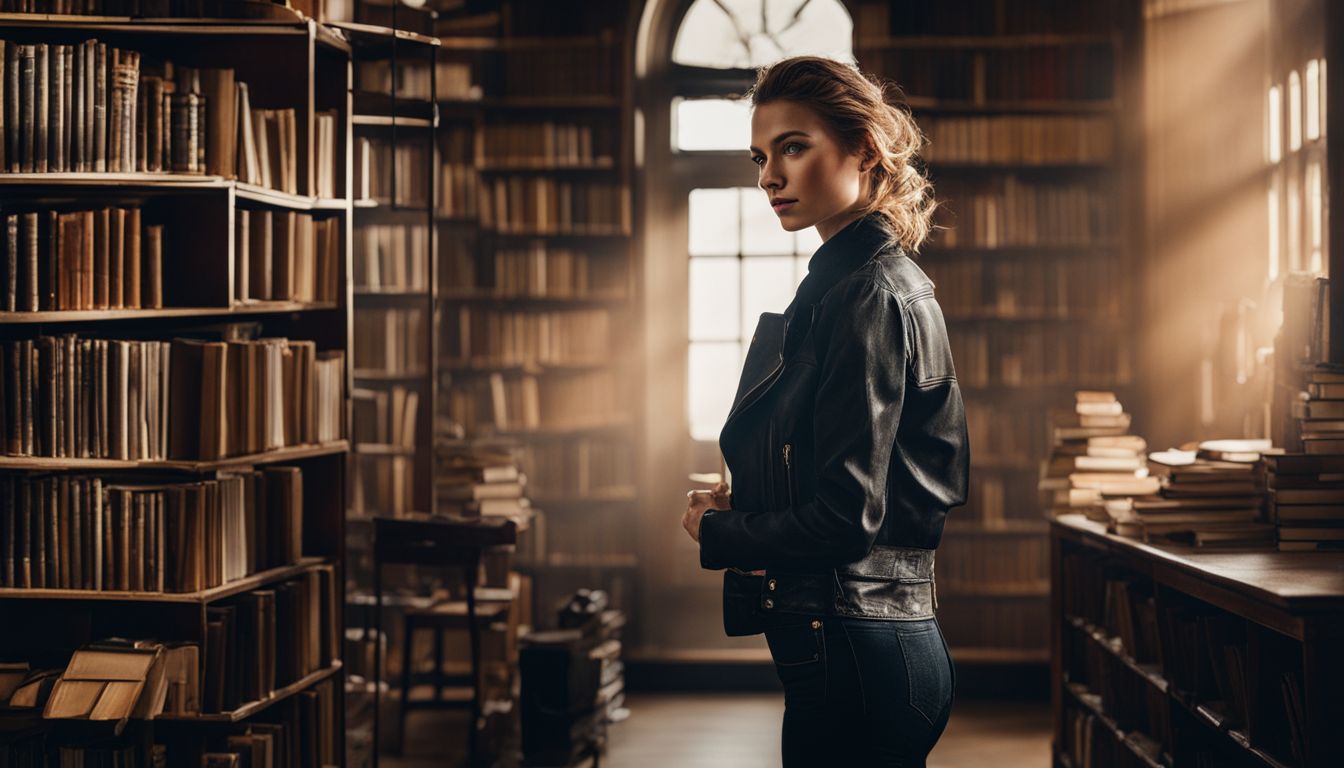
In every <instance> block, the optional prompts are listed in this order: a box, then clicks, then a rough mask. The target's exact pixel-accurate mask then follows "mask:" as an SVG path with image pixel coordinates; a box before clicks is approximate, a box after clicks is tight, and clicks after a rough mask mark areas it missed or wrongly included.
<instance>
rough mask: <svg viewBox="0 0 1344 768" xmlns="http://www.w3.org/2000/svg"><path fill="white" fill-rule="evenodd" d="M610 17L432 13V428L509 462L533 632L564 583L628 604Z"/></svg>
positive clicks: (627, 161) (615, 78) (627, 163)
mask: <svg viewBox="0 0 1344 768" xmlns="http://www.w3.org/2000/svg"><path fill="white" fill-rule="evenodd" d="M624 12H625V11H624V10H621V9H614V8H613V5H612V4H606V3H598V4H591V5H586V6H584V7H583V8H576V7H574V6H572V5H571V6H563V7H556V8H549V7H547V6H544V5H539V4H532V3H521V2H506V3H503V4H502V6H501V10H500V11H499V13H498V14H497V16H498V18H490V19H484V21H482V17H472V16H469V15H467V14H455V13H454V14H450V13H443V14H441V16H440V22H439V32H440V40H441V41H442V44H443V48H442V53H441V61H442V62H443V66H444V68H445V69H444V70H441V73H440V77H439V82H440V83H441V84H444V85H442V86H441V88H440V91H439V94H438V97H439V98H438V104H439V108H440V110H441V114H442V115H444V119H445V129H444V131H443V132H442V144H441V148H442V153H441V156H442V158H443V163H444V170H443V172H442V173H441V174H440V177H439V178H440V182H441V188H442V189H444V190H445V191H444V193H443V195H442V197H441V200H440V209H439V214H440V220H439V232H440V235H439V237H438V245H439V256H438V263H439V282H438V317H439V323H440V348H439V358H438V375H439V382H440V388H441V395H440V399H439V419H440V425H441V428H440V430H439V436H438V439H437V441H436V442H437V444H438V445H439V446H440V448H441V449H447V448H456V447H459V446H460V445H462V444H463V443H464V442H465V443H467V444H476V443H479V444H482V445H491V444H495V445H499V444H503V445H508V446H511V447H512V450H514V451H516V452H518V454H519V455H520V456H521V469H522V471H523V472H524V473H525V474H526V475H527V478H528V483H527V495H528V497H529V498H530V499H531V501H532V508H533V510H534V511H535V513H536V518H535V521H534V522H533V524H532V529H531V530H529V531H527V532H525V533H523V534H522V536H521V539H520V545H519V552H518V558H517V562H516V563H515V566H516V568H517V569H518V570H519V571H521V572H522V573H524V574H527V575H529V576H531V577H532V579H531V583H532V587H533V589H534V590H535V595H534V597H533V599H532V600H531V604H532V605H533V606H535V608H536V613H535V614H534V615H533V616H531V617H524V622H525V623H528V624H531V625H533V626H547V625H549V624H550V623H551V622H552V620H551V619H550V615H551V608H552V606H553V605H554V604H556V603H557V601H559V600H560V599H561V598H563V597H565V596H567V595H568V594H570V593H571V592H573V591H574V590H575V589H577V588H579V587H601V588H604V589H606V590H607V591H608V592H609V594H610V595H611V597H612V606H613V607H614V608H620V609H624V610H626V611H629V610H631V609H632V608H633V605H634V595H633V589H634V586H635V568H636V565H637V563H638V558H637V555H636V551H635V542H634V538H633V534H632V531H631V529H632V526H631V525H630V519H631V518H630V515H631V514H632V513H633V512H634V511H635V503H636V493H635V485H636V481H635V467H636V466H637V465H636V463H635V461H634V458H633V456H634V453H635V450H636V445H637V435H638V432H637V425H636V424H635V423H634V422H633V421H632V419H633V417H634V413H635V407H634V406H635V400H634V397H635V393H636V392H637V390H636V388H635V387H636V386H637V383H636V380H635V377H634V376H633V372H634V367H633V364H634V361H635V360H636V359H637V358H636V356H635V355H634V354H633V349H634V346H633V345H634V343H635V340H636V339H637V335H636V333H635V330H634V329H635V328H636V322H637V319H638V317H639V315H638V313H637V304H636V303H635V299H636V296H635V291H634V286H635V285H636V273H635V271H636V263H637V262H636V253H635V249H634V239H633V236H632V235H633V225H632V214H631V179H632V171H633V157H634V154H633V153H634V141H633V133H632V129H633V117H632V113H631V104H632V99H631V95H630V88H631V83H630V77H631V74H630V71H631V66H630V62H631V60H632V57H631V52H630V51H629V50H627V42H626V37H627V35H626V31H627V30H626V23H627V20H626V19H625V18H624V16H623V14H624ZM486 16H490V15H488V14H487V15H486ZM622 531H624V532H625V533H629V534H631V535H614V533H613V532H615V533H620V532H622Z"/></svg>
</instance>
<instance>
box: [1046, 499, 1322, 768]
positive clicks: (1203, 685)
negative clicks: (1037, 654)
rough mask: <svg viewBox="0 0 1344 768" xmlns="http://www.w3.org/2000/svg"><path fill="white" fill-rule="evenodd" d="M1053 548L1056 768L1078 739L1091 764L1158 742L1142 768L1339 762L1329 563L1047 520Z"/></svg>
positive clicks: (1076, 518)
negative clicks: (1079, 736) (1107, 754)
mask: <svg viewBox="0 0 1344 768" xmlns="http://www.w3.org/2000/svg"><path fill="white" fill-rule="evenodd" d="M1050 540H1051V544H1050V546H1051V598H1050V600H1051V620H1050V622H1051V658H1052V663H1051V696H1052V701H1053V711H1054V725H1055V736H1054V742H1055V765H1066V764H1075V765H1076V764H1077V761H1073V760H1071V758H1072V756H1073V755H1072V752H1073V751H1074V750H1075V749H1076V748H1077V745H1076V744H1075V743H1074V741H1073V738H1074V737H1073V735H1072V734H1073V731H1074V729H1075V728H1076V727H1087V728H1090V729H1091V731H1092V733H1093V743H1094V747H1093V749H1094V750H1099V751H1101V752H1104V750H1105V749H1106V747H1107V744H1108V743H1109V744H1110V745H1112V746H1120V747H1121V748H1124V749H1126V750H1131V751H1132V747H1133V745H1135V744H1145V743H1155V744H1157V745H1158V750H1157V753H1156V754H1152V753H1149V752H1144V751H1143V750H1139V751H1140V752H1142V755H1141V757H1142V758H1143V759H1144V761H1145V763H1146V764H1161V765H1173V764H1174V765H1186V764H1199V762H1200V761H1203V760H1209V759H1215V760H1224V761H1227V762H1228V763H1229V764H1235V765H1256V766H1286V765H1305V766H1318V765H1319V766H1326V765H1336V764H1338V763H1339V762H1340V760H1341V759H1344V740H1341V739H1339V738H1338V736H1337V735H1336V734H1335V733H1334V730H1335V727H1336V723H1338V721H1339V716H1340V713H1341V711H1342V710H1344V700H1342V699H1341V697H1340V694H1339V692H1338V691H1337V690H1335V686H1334V685H1333V683H1332V682H1330V681H1334V680H1338V679H1340V675H1341V674H1344V668H1341V662H1340V661H1339V659H1338V658H1337V657H1338V654H1337V653H1335V649H1337V648H1338V646H1339V643H1340V640H1341V638H1344V621H1341V619H1340V616H1341V615H1344V614H1341V611H1342V610H1344V571H1341V570H1340V568H1339V562H1338V560H1339V559H1338V557H1337V556H1335V555H1332V554H1329V553H1316V552H1302V553H1297V552H1292V553H1288V552H1277V551H1267V550H1240V551H1238V550H1233V551H1206V550H1200V549H1195V548H1187V547H1175V546H1172V547H1168V546H1158V545H1152V544H1145V543H1142V542H1139V541H1135V540H1132V539H1126V538H1123V537H1120V536H1116V535H1113V534H1108V533H1106V531H1105V526H1103V525H1101V524H1099V523H1094V522H1092V521H1089V520H1086V519H1085V518H1083V517H1082V516H1081V515H1064V516H1061V517H1059V518H1056V519H1055V520H1053V521H1052V522H1051V534H1050ZM1114 590H1123V591H1125V592H1126V593H1127V594H1128V595H1129V597H1128V598H1126V599H1125V600H1123V601H1113V600H1108V599H1107V593H1108V592H1112V591H1114ZM1145 605H1146V606H1148V607H1147V608H1143V607H1142V606H1145ZM1187 624H1190V625H1191V626H1193V627H1194V629H1193V630H1191V629H1186V628H1185V627H1186V625H1187ZM1154 639H1156V640H1157V643H1156V645H1157V646H1158V647H1156V648H1153V647H1151V646H1153V645H1154V642H1153V640H1154ZM1215 646H1217V647H1215ZM1233 648H1235V649H1237V651H1236V653H1235V654H1234V653H1233V652H1232V651H1231V650H1227V649H1233ZM1187 659H1193V660H1195V661H1193V662H1189V661H1187ZM1215 665H1216V666H1215ZM1233 669H1236V670H1238V671H1237V672H1236V673H1235V677H1234V676H1232V675H1233ZM1290 679H1291V680H1293V681H1294V682H1293V683H1291V684H1289V683H1286V682H1285V681H1287V680H1290ZM1233 680H1239V681H1240V682H1238V683H1235V684H1234V683H1233V682H1232V681H1233ZM1289 702H1292V704H1291V706H1292V708H1293V711H1294V712H1295V713H1296V714H1292V715H1290V714H1288V712H1289V707H1290V704H1289ZM1243 705H1244V706H1245V708H1244V709H1243ZM1080 708H1081V711H1082V716H1083V717H1089V716H1090V718H1091V720H1090V721H1088V722H1089V724H1087V725H1085V726H1077V725H1075V724H1074V723H1075V722H1076V718H1077V717H1078V716H1079V715H1078V714H1077V713H1078V712H1079V711H1080ZM1091 723H1095V725H1093V724H1091ZM1296 733H1300V734H1301V736H1295V735H1294V734H1296ZM1097 734H1101V737H1100V743H1098V736H1097ZM1294 741H1296V742H1297V745H1296V746H1294V745H1293V742H1294ZM1126 742H1128V743H1126ZM1094 754H1096V753H1094Z"/></svg>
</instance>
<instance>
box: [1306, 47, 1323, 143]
mask: <svg viewBox="0 0 1344 768" xmlns="http://www.w3.org/2000/svg"><path fill="white" fill-rule="evenodd" d="M1320 73H1321V65H1320V62H1319V61H1317V60H1316V59H1312V60H1311V61H1308V62H1307V70H1306V75H1305V78H1304V79H1305V81H1306V82H1304V83H1303V84H1302V88H1303V90H1304V91H1305V93H1304V94H1303V96H1305V97H1306V99H1307V107H1306V109H1307V115H1306V119H1307V125H1306V133H1307V141H1315V140H1316V139H1319V138H1320V137H1321V77H1320Z"/></svg>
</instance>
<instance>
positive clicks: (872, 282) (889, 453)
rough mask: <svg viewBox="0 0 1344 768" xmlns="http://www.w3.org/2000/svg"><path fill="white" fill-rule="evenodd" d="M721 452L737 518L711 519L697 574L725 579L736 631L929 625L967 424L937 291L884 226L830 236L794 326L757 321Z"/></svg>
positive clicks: (866, 221) (719, 515) (961, 486)
mask: <svg viewBox="0 0 1344 768" xmlns="http://www.w3.org/2000/svg"><path fill="white" fill-rule="evenodd" d="M719 446H720V448H721V450H722V451H723V455H724V458H725V460H726V462H727V465H728V468H729V470H730V472H731V473H732V478H733V497H732V498H733V509H731V510H711V511H709V512H707V513H705V515H704V517H703V519H702V521H701V525H700V563H701V565H702V566H703V567H705V568H710V569H718V568H728V569H730V570H729V572H728V573H726V574H725V579H726V581H725V614H724V618H725V625H726V627H725V628H726V629H727V630H728V632H729V634H751V633H753V632H755V631H760V630H761V629H763V628H764V626H762V625H761V622H760V621H754V622H753V621H751V620H749V617H746V616H744V615H740V614H741V613H742V611H743V610H747V611H751V610H752V609H753V604H754V609H755V611H756V613H757V614H759V615H758V616H757V619H760V618H761V616H768V615H771V614H775V613H786V614H787V613H793V614H796V613H809V614H818V613H822V614H836V613H839V614H844V615H851V616H864V617H871V618H885V619H915V618H925V617H927V616H931V615H932V610H933V605H932V603H933V594H932V592H933V584H932V568H933V552H932V550H933V549H935V548H936V547H937V546H938V542H939V540H940V539H941V537H942V530H943V520H944V518H945V516H946V515H947V511H948V509H949V508H951V507H956V506H959V505H961V504H963V503H965V500H966V486H967V480H968V475H969V463H970V451H969V446H968V445H967V438H966V417H965V411H964V408H963V405H962V400H961V390H960V388H959V386H958V384H957V378H956V373H955V370H954V369H953V365H952V352H951V348H950V346H949V343H948V339H947V329H946V326H945V324H944V321H943V315H942V310H941V309H940V308H939V306H938V302H937V301H936V300H935V299H934V294H933V283H932V282H931V281H930V280H929V278H928V277H927V276H926V275H925V274H924V272H923V270H921V269H920V268H919V267H918V266H917V265H916V264H915V262H914V261H912V260H911V259H910V258H909V257H907V256H906V255H905V254H904V252H902V250H901V249H900V247H899V246H898V245H896V244H894V243H892V242H891V236H890V234H889V232H888V231H887V229H886V228H885V227H884V226H883V225H882V224H881V220H880V219H877V218H876V217H872V216H870V217H866V218H862V219H859V220H858V221H856V222H854V223H852V224H850V225H849V226H848V227H846V228H845V229H843V230H841V231H840V232H838V233H836V234H835V235H834V236H833V237H832V238H830V239H829V240H827V241H826V242H825V243H824V244H823V245H822V246H821V248H820V249H818V250H817V252H816V254H815V255H813V257H812V259H811V261H810V262H809V264H808V275H807V277H806V279H804V280H803V282H802V284H801V285H800V286H799V288H798V292H797V295H796V296H795V297H794V300H793V302H792V303H791V304H790V305H789V307H788V309H786V310H785V312H784V314H783V316H780V315H775V314H769V313H767V314H765V315H762V317H761V323H760V325H759V326H758V328H757V333H756V336H755V337H754V338H753V339H752V345H751V348H750V349H749V351H748V354H747V361H746V364H745V366H744V369H743V374H742V379H741V382H740V383H739V385H738V390H737V396H736V398H735V399H734V403H733V407H732V410H731V411H730V413H729V416H728V419H727V421H726V422H725V424H724V427H723V431H722V433H721V434H720V436H719ZM761 569H764V570H765V571H766V573H765V574H764V576H757V577H755V578H754V579H753V578H751V577H749V576H748V575H747V572H750V571H757V570H761ZM757 590H758V591H759V592H758V594H755V593H756V591H757ZM744 595H745V598H746V599H745V600H743V597H744Z"/></svg>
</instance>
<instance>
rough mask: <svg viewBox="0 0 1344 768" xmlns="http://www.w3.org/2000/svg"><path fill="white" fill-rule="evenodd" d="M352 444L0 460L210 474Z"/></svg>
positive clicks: (3, 464) (20, 465) (18, 464)
mask: <svg viewBox="0 0 1344 768" xmlns="http://www.w3.org/2000/svg"><path fill="white" fill-rule="evenodd" d="M349 447H350V444H349V442H348V441H345V440H337V441H335V442H332V443H323V444H320V445H295V446H289V447H286V448H280V449H277V450H274V451H266V452H265V453H249V454H244V455H241V456H230V457H227V458H223V459H212V460H209V461H206V460H192V459H145V460H140V459H131V460H124V459H69V458H53V457H50V456H0V469H20V470H23V469H26V470H46V471H50V470H81V471H82V470H100V469H109V470H132V469H156V470H177V471H183V472H211V471H214V470H219V469H232V468H235V467H246V466H251V465H254V464H275V463H277V462H281V461H296V460H298V459H307V458H312V457H315V456H329V455H333V454H340V453H345V452H346V451H348V450H349Z"/></svg>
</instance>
